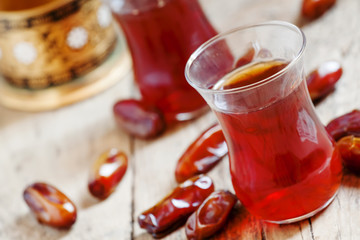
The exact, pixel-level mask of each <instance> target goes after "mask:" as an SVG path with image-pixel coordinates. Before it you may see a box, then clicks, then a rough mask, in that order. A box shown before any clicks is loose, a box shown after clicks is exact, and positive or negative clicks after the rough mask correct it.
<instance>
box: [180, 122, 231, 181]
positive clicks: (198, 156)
mask: <svg viewBox="0 0 360 240" xmlns="http://www.w3.org/2000/svg"><path fill="white" fill-rule="evenodd" d="M227 153H228V148H227V145H226V142H225V138H224V134H223V132H222V130H221V127H220V125H219V124H216V125H213V126H211V127H210V128H208V129H207V130H205V131H204V132H203V133H202V134H201V135H200V136H199V137H198V138H197V139H196V140H195V141H194V142H193V143H191V145H190V146H189V147H188V148H187V149H186V150H185V152H184V154H183V155H182V156H181V157H180V159H179V160H178V162H177V165H176V169H175V178H176V181H177V182H178V183H180V182H183V181H185V180H186V179H188V178H190V177H193V176H195V175H198V174H201V173H206V172H208V171H210V170H211V169H212V168H213V167H214V166H215V165H216V164H218V163H219V162H220V160H221V159H222V158H223V157H224V156H225V155H226V154H227Z"/></svg>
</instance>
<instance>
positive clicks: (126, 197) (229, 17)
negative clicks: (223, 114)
mask: <svg viewBox="0 0 360 240" xmlns="http://www.w3.org/2000/svg"><path fill="white" fill-rule="evenodd" d="M201 3H202V4H203V7H204V10H205V12H206V13H207V15H208V16H209V19H210V21H211V22H212V23H213V24H214V26H215V27H216V28H217V29H218V30H219V31H225V30H227V29H230V28H233V27H236V26H240V25H246V24H251V23H259V22H263V21H267V20H285V21H289V22H292V23H295V24H299V25H301V26H302V29H303V31H304V33H305V35H306V37H307V49H306V52H305V68H306V71H307V72H310V71H311V70H312V69H313V68H315V67H316V66H317V65H319V64H320V63H322V62H323V61H325V60H338V61H339V62H341V64H342V66H343V68H344V74H343V76H342V78H341V79H340V81H339V82H338V84H337V86H336V91H334V92H333V93H332V94H331V95H329V96H328V97H327V98H326V99H325V100H324V101H322V102H321V103H320V104H318V105H317V106H316V111H317V113H318V115H319V117H320V119H321V121H322V122H323V123H324V124H327V123H328V122H329V121H330V120H331V119H332V118H334V117H336V116H338V115H341V114H343V113H346V112H349V111H350V110H352V109H354V108H360V94H359V90H360V74H359V73H358V71H359V64H360V14H359V12H360V1H358V0H338V1H337V4H336V5H335V7H333V8H332V9H331V10H330V11H329V12H327V13H326V14H325V15H324V16H322V17H321V18H319V19H317V20H316V21H313V22H308V23H307V22H304V21H302V20H301V19H300V18H299V11H300V7H301V0H291V1H289V0H226V1H218V0H202V1H201ZM136 92H137V91H136V87H135V86H134V84H133V77H132V74H131V72H130V73H129V74H128V75H127V76H126V77H125V78H123V79H121V80H120V81H119V82H118V83H117V84H116V85H115V86H114V87H113V88H111V89H109V90H107V91H105V92H103V93H101V94H99V95H97V96H95V97H92V98H90V99H87V100H85V101H82V102H80V103H77V104H74V105H71V106H67V107H64V108H61V109H59V110H56V111H49V112H42V113H23V112H17V111H12V110H8V109H6V108H3V107H0V184H1V185H0V239H1V240H8V239H10V240H13V239H16V240H22V239H26V240H28V239H29V240H33V239H34V240H42V239H46V240H57V239H66V240H69V239H76V240H78V239H84V240H92V239H94V240H95V239H96V240H97V239H121V240H128V239H135V240H145V239H152V237H151V236H150V235H149V234H147V233H146V232H145V231H144V230H143V229H140V228H139V226H138V224H137V220H136V219H137V216H138V215H139V214H140V213H141V212H142V211H144V210H146V209H147V208H149V207H151V206H152V205H153V204H155V203H156V202H157V201H159V200H160V199H161V198H163V197H164V196H165V195H166V194H167V193H169V192H170V191H171V190H172V189H173V188H174V187H175V186H176V181H175V178H174V169H175V165H176V161H177V159H178V158H179V157H180V156H181V154H182V153H183V151H184V150H185V149H186V147H187V146H188V145H189V144H190V143H191V142H192V141H193V140H194V139H195V138H196V137H197V136H198V135H199V134H200V133H201V132H202V131H203V130H205V129H206V128H208V127H209V126H210V125H212V124H213V123H214V122H215V121H216V120H215V117H214V115H213V113H211V112H209V113H207V114H206V115H204V116H202V117H201V118H199V119H197V120H194V121H191V122H187V123H182V124H179V125H178V126H176V127H173V128H171V129H168V131H167V132H166V133H165V134H164V135H162V136H161V137H159V138H157V139H155V140H151V141H142V140H137V139H134V138H131V137H129V136H128V135H127V134H126V133H124V132H123V131H121V130H119V129H117V127H116V125H115V122H114V119H113V116H112V106H113V104H114V103H115V101H117V100H119V99H125V98H128V97H130V96H133V95H134V94H136ZM111 147H117V148H119V149H121V150H123V151H125V152H126V153H127V154H128V155H129V160H130V166H129V168H128V171H127V173H126V175H125V177H124V178H123V180H122V182H121V183H120V185H119V186H118V188H117V190H116V192H115V193H114V194H113V195H112V196H111V197H110V198H108V199H107V200H105V201H102V202H99V201H97V200H95V199H94V198H92V197H91V196H90V194H89V193H88V190H87V177H88V173H89V168H90V166H91V164H92V162H93V161H94V160H95V159H96V158H97V156H98V155H99V154H100V153H102V152H103V151H104V150H106V149H108V148H111ZM209 175H210V176H211V177H212V178H213V180H214V182H215V187H216V189H229V190H231V191H232V187H231V182H230V176H229V170H228V159H227V158H225V159H224V160H223V161H222V162H221V164H220V165H218V166H216V167H215V168H214V169H213V170H212V171H211V172H210V173H209ZM34 181H44V182H48V183H50V184H53V185H55V186H56V187H57V188H59V189H60V190H62V191H63V192H65V193H66V194H67V195H68V196H69V197H70V198H71V199H72V200H73V201H74V203H75V204H76V205H77V207H78V219H77V222H76V223H75V225H74V226H73V227H72V228H71V229H70V230H68V231H66V230H57V229H52V228H50V227H46V226H43V225H40V224H38V223H37V221H36V220H35V219H34V218H33V216H32V215H31V214H30V212H29V209H28V207H27V206H26V204H25V202H24V201H23V198H22V192H23V190H24V188H25V187H26V186H27V185H28V184H31V183H32V182H34ZM359 212H360V177H357V176H355V175H352V174H349V173H347V174H346V175H345V176H344V179H343V182H342V186H341V188H340V190H339V193H338V195H337V197H336V198H335V200H334V201H333V203H332V204H331V205H330V206H329V207H328V208H327V209H325V210H324V211H322V212H321V213H319V214H317V215H316V216H315V217H312V218H310V219H306V220H304V221H301V222H298V223H294V224H288V225H275V224H268V223H263V222H261V221H259V220H257V219H255V218H254V217H252V216H251V215H250V214H249V213H247V212H246V210H245V209H244V208H242V207H241V205H238V206H237V207H236V209H235V210H234V211H233V214H232V215H231V218H230V221H229V222H228V224H227V225H226V226H225V229H224V230H223V231H222V232H220V233H219V234H217V235H215V236H213V239H259V240H285V239H291V240H332V239H334V240H335V239H341V240H348V239H349V240H351V239H354V240H356V239H359V238H360V237H359V236H360V228H359V225H360V214H359ZM164 239H166V240H184V239H186V237H185V233H184V228H180V229H179V230H177V231H175V232H174V233H172V234H170V235H168V236H167V237H166V238H164Z"/></svg>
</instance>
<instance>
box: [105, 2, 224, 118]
mask: <svg viewBox="0 0 360 240" xmlns="http://www.w3.org/2000/svg"><path fill="white" fill-rule="evenodd" d="M105 1H107V2H108V3H109V4H110V5H111V8H112V10H113V15H114V17H115V19H116V20H117V22H118V23H119V24H120V26H121V27H122V29H123V31H124V34H125V37H126V39H127V43H128V46H129V49H130V52H131V56H132V60H133V68H134V78H135V81H136V83H137V85H138V87H139V90H140V93H141V97H142V98H143V100H145V101H146V102H147V103H149V104H152V105H155V106H157V107H158V108H159V109H160V110H161V111H162V112H163V113H164V116H165V120H166V121H167V122H168V123H172V122H176V121H184V120H189V119H192V118H195V117H197V116H198V115H200V114H201V113H203V112H204V109H208V108H207V105H206V103H205V101H204V100H203V99H202V97H201V96H200V95H199V94H198V93H197V92H196V91H195V90H194V89H193V88H191V87H190V86H189V85H188V84H187V82H186V80H185V77H184V67H185V64H186V61H187V59H188V58H189V56H190V55H191V53H192V52H193V51H195V49H196V48H198V47H199V46H200V44H202V43H203V42H205V41H206V40H208V39H209V38H211V37H213V36H215V35H216V34H217V32H216V31H215V30H214V28H213V27H212V25H211V24H210V22H209V21H208V20H207V18H206V16H205V14H204V12H203V10H202V8H201V5H200V4H199V2H198V1H197V0H105Z"/></svg>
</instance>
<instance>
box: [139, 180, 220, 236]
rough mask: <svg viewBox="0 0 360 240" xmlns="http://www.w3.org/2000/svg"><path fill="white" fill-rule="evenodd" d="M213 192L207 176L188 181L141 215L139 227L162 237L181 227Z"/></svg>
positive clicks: (212, 186) (211, 183) (210, 181)
mask: <svg viewBox="0 0 360 240" xmlns="http://www.w3.org/2000/svg"><path fill="white" fill-rule="evenodd" d="M213 191H214V184H213V182H212V180H211V178H209V177H208V176H205V175H200V176H196V177H193V178H191V179H188V180H186V181H185V182H183V183H182V184H180V185H179V186H178V187H177V188H175V189H174V190H173V191H172V192H171V193H170V194H169V195H168V196H166V197H165V198H164V199H162V200H161V201H160V202H158V203H157V204H156V205H155V206H153V207H151V208H150V209H148V210H146V211H144V212H143V213H141V214H140V216H139V217H138V222H139V225H140V227H141V228H144V229H146V230H147V231H148V232H149V233H150V234H152V235H153V237H155V238H160V237H163V236H165V235H166V234H169V233H170V232H172V231H173V230H175V229H176V228H178V227H180V226H181V225H183V224H184V223H185V221H186V219H187V218H188V217H189V215H191V214H192V213H193V212H194V211H195V210H196V209H197V208H198V207H199V206H200V205H201V203H202V202H203V201H204V200H205V199H206V198H207V197H208V196H209V195H210V194H211V193H212V192H213Z"/></svg>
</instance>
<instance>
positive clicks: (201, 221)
mask: <svg viewBox="0 0 360 240" xmlns="http://www.w3.org/2000/svg"><path fill="white" fill-rule="evenodd" d="M236 201H237V198H236V196H235V195H234V194H232V193H230V192H229V191H216V192H213V193H212V194H211V195H210V196H209V197H208V198H207V199H206V200H205V201H204V202H203V203H202V204H201V206H200V207H199V208H198V209H197V210H196V211H195V212H194V213H193V214H192V215H191V216H190V217H189V218H188V220H187V222H186V225H185V233H186V237H187V239H189V240H201V239H205V238H207V237H210V236H212V235H213V234H214V233H216V232H217V231H219V230H220V229H221V228H222V227H223V226H224V224H225V223H226V220H227V218H228V216H229V214H230V211H231V209H232V208H233V207H234V205H235V203H236Z"/></svg>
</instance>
